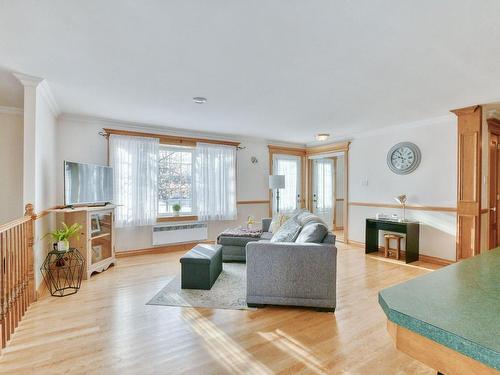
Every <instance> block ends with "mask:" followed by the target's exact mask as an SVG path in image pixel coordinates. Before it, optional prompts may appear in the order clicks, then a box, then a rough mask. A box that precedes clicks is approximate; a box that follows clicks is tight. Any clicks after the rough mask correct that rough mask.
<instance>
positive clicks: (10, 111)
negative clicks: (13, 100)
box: [0, 105, 24, 115]
mask: <svg viewBox="0 0 500 375" xmlns="http://www.w3.org/2000/svg"><path fill="white" fill-rule="evenodd" d="M0 113H3V114H6V115H22V114H23V113H24V110H23V109H22V108H18V107H6V106H1V105H0Z"/></svg>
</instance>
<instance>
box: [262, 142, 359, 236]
mask: <svg viewBox="0 0 500 375" xmlns="http://www.w3.org/2000/svg"><path fill="white" fill-rule="evenodd" d="M350 145H351V142H349V141H346V142H338V143H332V144H329V145H323V146H313V147H304V148H301V147H285V146H276V145H268V146H267V147H268V150H269V175H272V174H273V156H274V155H279V154H282V155H295V156H300V157H301V160H302V164H301V168H302V172H301V178H302V181H301V188H302V199H301V207H302V208H306V209H308V210H309V211H310V210H311V208H312V204H311V199H312V194H311V188H312V186H311V177H312V176H311V173H312V172H311V169H312V168H311V165H310V162H309V161H310V159H309V156H313V155H314V156H316V155H327V154H331V153H335V152H343V154H344V206H343V211H344V213H343V215H344V217H343V220H344V223H343V225H344V239H343V242H344V243H349V230H348V229H349V228H348V223H349V147H350ZM272 216H273V196H272V192H271V190H269V217H272ZM340 242H342V241H340Z"/></svg>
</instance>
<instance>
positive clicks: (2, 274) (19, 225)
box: [0, 204, 36, 348]
mask: <svg viewBox="0 0 500 375" xmlns="http://www.w3.org/2000/svg"><path fill="white" fill-rule="evenodd" d="M25 210H26V212H25V214H24V215H25V216H24V217H23V218H21V219H17V220H14V221H12V222H10V223H7V224H3V225H0V336H1V347H2V348H5V346H6V345H7V342H8V341H9V340H10V338H11V336H12V334H13V333H14V330H15V329H16V328H17V326H18V325H19V322H20V321H21V318H22V317H23V316H24V313H25V312H26V310H27V309H28V306H29V305H30V304H31V303H32V302H34V301H35V299H36V295H35V279H34V276H35V273H34V271H35V270H34V264H33V261H34V259H33V238H34V220H35V219H36V215H35V214H34V212H33V205H32V204H27V205H26V208H25Z"/></svg>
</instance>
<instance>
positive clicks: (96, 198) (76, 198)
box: [64, 161, 113, 206]
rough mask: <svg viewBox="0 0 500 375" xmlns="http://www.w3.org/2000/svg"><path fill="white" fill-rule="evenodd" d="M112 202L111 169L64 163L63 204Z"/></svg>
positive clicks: (100, 166)
mask: <svg viewBox="0 0 500 375" xmlns="http://www.w3.org/2000/svg"><path fill="white" fill-rule="evenodd" d="M112 201H113V168H111V167H106V166H102V165H93V164H83V163H74V162H70V161H64V204H65V205H66V206H72V205H77V204H104V203H110V202H112Z"/></svg>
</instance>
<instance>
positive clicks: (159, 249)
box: [115, 240, 214, 258]
mask: <svg viewBox="0 0 500 375" xmlns="http://www.w3.org/2000/svg"><path fill="white" fill-rule="evenodd" d="M200 243H214V241H209V240H207V241H198V242H189V243H180V244H173V245H166V246H155V247H149V248H145V249H135V250H122V251H119V250H118V251H116V253H115V256H116V257H117V258H124V257H131V256H136V255H146V254H164V253H173V252H176V251H188V250H191V249H192V248H193V247H195V246H196V245H198V244H200Z"/></svg>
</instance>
